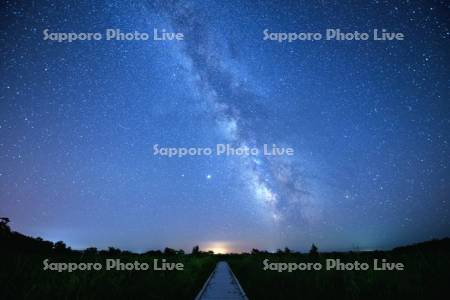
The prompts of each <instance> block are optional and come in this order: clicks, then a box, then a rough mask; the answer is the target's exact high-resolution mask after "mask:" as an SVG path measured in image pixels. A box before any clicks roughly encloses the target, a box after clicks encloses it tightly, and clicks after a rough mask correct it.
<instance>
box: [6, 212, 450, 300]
mask: <svg viewBox="0 0 450 300" xmlns="http://www.w3.org/2000/svg"><path fill="white" fill-rule="evenodd" d="M9 223H10V222H9V219H8V218H0V264H1V268H0V299H45V298H49V299H61V298H62V299H141V298H146V299H193V298H194V297H195V295H196V294H197V293H198V291H199V290H200V288H201V286H202V285H203V283H204V282H205V280H206V279H207V278H208V276H209V274H210V273H211V272H212V270H213V268H214V266H215V264H216V262H217V261H218V260H226V261H228V262H229V263H230V265H231V267H232V269H233V272H234V273H235V275H236V276H237V278H238V279H239V281H240V283H241V285H242V287H243V288H244V290H245V292H246V294H247V295H248V296H249V298H250V299H300V298H301V299H405V298H407V299H421V300H423V299H440V298H443V296H445V295H448V294H449V291H450V286H449V285H448V283H447V281H448V278H449V275H450V271H449V270H450V239H448V238H447V239H443V240H433V241H428V242H423V243H419V244H416V245H411V246H405V247H398V248H395V249H393V250H392V251H370V252H358V251H356V252H346V253H339V252H334V253H325V252H321V253H320V255H319V250H318V247H317V246H316V245H314V244H313V245H312V246H311V250H310V251H309V253H307V254H301V253H298V252H295V251H292V250H291V249H289V248H287V247H286V248H284V249H283V250H281V249H279V250H277V251H276V253H269V252H268V251H265V250H258V249H252V251H251V254H232V255H213V253H212V252H211V251H208V252H202V251H200V248H199V247H198V246H195V247H194V248H193V249H192V253H191V254H190V255H186V254H185V253H184V251H183V250H175V249H172V248H165V249H164V250H163V251H160V250H151V251H147V252H145V253H143V254H136V253H132V252H129V251H123V250H120V249H117V248H114V247H110V248H108V250H98V249H97V248H94V247H91V248H87V249H85V250H83V251H78V250H72V249H71V248H70V247H68V246H67V245H66V244H65V243H64V242H62V241H59V242H56V243H52V242H49V241H45V240H43V239H42V238H32V237H28V236H25V235H22V234H20V233H17V232H14V231H12V230H11V229H10V227H9ZM47 258H48V259H50V260H51V261H52V262H65V263H68V262H75V263H77V262H83V263H86V262H100V263H101V264H103V265H104V262H105V259H107V258H118V259H120V260H121V261H122V262H134V261H136V260H137V261H139V262H146V263H148V264H149V265H152V264H153V260H154V259H161V258H165V259H166V260H167V261H172V262H182V263H183V264H184V266H185V270H184V271H173V272H172V271H105V270H101V271H74V272H72V273H69V272H61V273H58V272H56V271H44V270H43V260H44V259H47ZM329 258H332V259H340V260H341V261H342V262H344V263H346V262H354V261H356V260H357V261H359V262H367V263H369V264H370V265H372V264H373V260H374V259H379V260H381V259H383V258H385V259H387V260H388V261H391V262H401V263H403V264H404V265H405V270H404V271H374V270H373V268H370V269H369V270H367V271H326V270H319V271H293V272H277V271H271V270H263V267H264V264H263V261H264V260H265V259H268V260H269V261H270V262H275V263H277V262H287V263H292V262H294V263H301V262H304V263H308V262H320V263H321V264H323V265H325V261H326V259H329ZM444 298H445V297H444Z"/></svg>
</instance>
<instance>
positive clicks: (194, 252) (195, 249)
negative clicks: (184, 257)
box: [191, 245, 200, 255]
mask: <svg viewBox="0 0 450 300" xmlns="http://www.w3.org/2000/svg"><path fill="white" fill-rule="evenodd" d="M199 253H200V247H199V246H198V245H197V246H195V247H194V248H192V252H191V254H192V255H197V254H199Z"/></svg>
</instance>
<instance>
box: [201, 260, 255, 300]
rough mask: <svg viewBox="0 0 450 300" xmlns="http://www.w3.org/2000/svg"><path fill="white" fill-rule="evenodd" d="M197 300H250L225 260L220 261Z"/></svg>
mask: <svg viewBox="0 0 450 300" xmlns="http://www.w3.org/2000/svg"><path fill="white" fill-rule="evenodd" d="M195 300H248V298H247V296H246V295H245V293H244V290H243V289H242V287H241V285H240V284H239V281H238V280H237V278H236V276H234V274H233V271H231V268H230V266H229V265H228V263H227V262H225V261H219V262H218V263H217V265H216V268H215V269H214V271H213V272H212V273H211V275H210V276H209V278H208V280H206V282H205V284H204V285H203V288H202V289H201V291H200V292H199V293H198V295H197V297H196V298H195Z"/></svg>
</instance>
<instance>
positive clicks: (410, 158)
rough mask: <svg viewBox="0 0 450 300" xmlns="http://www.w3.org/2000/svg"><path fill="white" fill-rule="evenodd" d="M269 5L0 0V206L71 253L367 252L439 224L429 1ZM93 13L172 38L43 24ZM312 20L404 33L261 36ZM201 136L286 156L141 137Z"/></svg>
mask: <svg viewBox="0 0 450 300" xmlns="http://www.w3.org/2000/svg"><path fill="white" fill-rule="evenodd" d="M273 2H275V1H247V2H242V1H228V0H227V1H214V2H213V1H198V2H191V1H137V0H136V1H64V3H63V1H55V2H54V3H52V2H50V1H4V2H2V5H1V13H0V16H1V35H0V41H1V48H0V51H1V52H0V63H1V81H0V91H1V95H0V215H1V216H6V217H9V218H10V219H11V227H12V228H13V230H16V231H19V232H22V233H24V234H27V235H31V236H40V237H43V238H45V239H49V240H52V241H57V240H64V241H65V242H66V243H67V244H68V245H70V246H72V247H73V248H76V249H78V248H85V247H89V246H96V247H98V248H105V247H107V246H114V247H120V248H123V249H129V250H133V251H145V250H148V249H157V248H163V247H166V246H168V247H172V248H184V249H185V250H190V249H191V248H192V247H193V246H194V245H196V244H199V245H200V247H201V248H203V249H213V250H215V251H243V250H249V249H251V248H260V249H267V250H275V249H276V248H284V247H285V246H288V247H289V248H291V249H296V250H302V251H304V250H306V249H308V248H309V247H310V245H311V243H313V242H314V243H316V244H318V246H319V250H346V249H355V248H359V249H374V248H378V249H386V248H390V247H394V246H398V245H404V244H408V243H413V242H419V241H423V240H428V239H432V238H441V237H445V236H449V235H450V210H449V209H450V199H449V196H450V169H449V162H450V136H449V134H450V102H449V101H450V76H449V75H450V69H449V67H450V47H449V46H450V29H449V15H450V6H449V4H448V2H446V1H326V0H323V1H318V0H317V1H316V0H311V1H277V2H278V3H277V4H275V3H273ZM108 28H118V29H120V30H122V31H124V32H134V31H139V32H147V33H149V34H150V36H151V37H152V35H153V29H154V28H156V29H158V30H162V29H165V30H166V31H168V32H181V33H183V34H184V40H183V41H153V40H152V38H151V39H150V40H147V41H116V40H113V41H107V40H105V39H102V40H99V41H73V42H71V43H68V42H57V41H51V40H44V34H43V30H45V29H49V31H50V32H101V33H104V32H105V30H106V29H108ZM328 28H340V29H341V30H342V31H346V32H353V31H355V30H357V31H360V32H372V31H373V29H379V30H381V29H383V28H385V29H387V30H388V31H393V32H401V33H403V34H404V35H405V39H404V40H403V41H373V40H368V41H326V40H320V41H294V42H291V43H289V42H278V41H272V40H264V34H263V31H264V30H265V29H268V30H269V31H270V32H321V33H324V32H325V30H326V29H328ZM218 143H227V144H230V145H234V146H243V145H246V146H249V147H258V148H259V149H261V148H262V145H263V144H269V145H272V144H276V145H278V146H280V147H291V148H293V149H294V151H295V155H293V156H278V157H274V156H264V155H256V156H253V155H251V156H217V155H209V156H205V155H204V156H185V157H180V158H177V157H171V158H169V157H164V156H161V155H155V154H154V153H153V146H154V145H155V144H158V145H160V147H211V148H214V147H215V146H216V144H218Z"/></svg>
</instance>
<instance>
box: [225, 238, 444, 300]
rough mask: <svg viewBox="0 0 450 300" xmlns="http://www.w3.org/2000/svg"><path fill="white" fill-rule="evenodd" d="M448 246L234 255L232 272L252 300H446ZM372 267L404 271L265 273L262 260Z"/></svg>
mask: <svg viewBox="0 0 450 300" xmlns="http://www.w3.org/2000/svg"><path fill="white" fill-rule="evenodd" d="M448 244H449V243H448V241H447V244H446V245H440V246H437V247H435V248H434V249H433V248H432V247H423V248H422V247H417V248H411V249H399V250H398V251H388V252H357V253H351V252H350V253H326V254H320V255H318V256H317V257H311V256H309V255H308V254H303V255H301V254H257V255H236V256H229V257H228V258H227V261H228V262H229V263H230V265H231V268H232V269H233V272H234V273H235V275H236V276H237V278H239V281H240V283H241V285H242V287H243V289H244V290H245V292H246V293H247V296H248V297H249V298H250V299H383V300H385V299H423V300H424V299H444V298H445V297H443V295H447V296H449V295H450V287H449V286H450V285H449V284H448V281H449V278H450V276H449V275H450V251H449V247H448ZM327 258H333V259H336V258H339V259H340V260H341V261H342V262H353V261H355V260H358V261H359V262H367V263H369V264H370V265H373V259H375V258H376V259H382V258H386V259H387V260H388V261H395V262H401V263H403V264H404V266H405V270H404V271H374V270H373V269H372V268H370V269H369V270H367V271H326V270H320V271H293V272H291V273H289V272H281V273H280V272H278V271H268V270H266V271H264V270H263V261H264V259H269V260H270V262H321V263H322V264H324V265H325V260H326V259H327Z"/></svg>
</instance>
